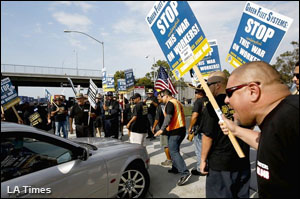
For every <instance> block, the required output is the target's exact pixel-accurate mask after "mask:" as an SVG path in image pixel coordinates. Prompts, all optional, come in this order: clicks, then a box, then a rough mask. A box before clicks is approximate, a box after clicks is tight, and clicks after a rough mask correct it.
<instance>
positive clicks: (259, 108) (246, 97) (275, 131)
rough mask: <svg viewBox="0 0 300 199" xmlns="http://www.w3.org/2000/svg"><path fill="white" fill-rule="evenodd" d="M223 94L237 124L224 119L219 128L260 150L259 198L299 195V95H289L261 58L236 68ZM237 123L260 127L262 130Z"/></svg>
mask: <svg viewBox="0 0 300 199" xmlns="http://www.w3.org/2000/svg"><path fill="white" fill-rule="evenodd" d="M226 95H227V97H226V99H225V103H227V104H229V105H230V106H231V107H233V109H234V111H235V115H234V118H235V122H232V121H230V120H228V119H226V118H225V117H223V119H224V121H225V124H226V125H225V124H224V123H220V127H221V128H222V130H223V132H224V133H225V134H227V133H228V130H230V131H231V132H232V133H233V134H234V135H235V136H237V137H239V138H240V139H242V140H243V141H245V142H246V143H248V144H249V145H250V146H252V147H253V148H255V149H257V150H258V151H257V162H256V165H257V168H256V169H257V171H256V172H257V182H258V193H259V197H261V198H274V197H297V196H298V197H299V183H298V181H299V179H298V177H299V166H300V165H299V155H300V154H299V95H291V92H290V91H289V88H288V87H287V85H285V84H283V83H282V81H281V80H280V75H279V73H278V72H277V71H276V70H275V69H273V68H272V67H271V66H270V65H269V64H267V63H265V62H262V61H255V62H250V63H247V64H244V65H242V66H240V67H238V68H236V69H235V70H234V71H233V72H232V74H231V76H230V77H229V80H228V84H227V88H226ZM238 125H239V126H238ZM240 125H243V126H249V127H250V126H254V125H258V126H259V127H260V130H261V132H256V131H253V130H250V129H246V128H242V127H241V126H240Z"/></svg>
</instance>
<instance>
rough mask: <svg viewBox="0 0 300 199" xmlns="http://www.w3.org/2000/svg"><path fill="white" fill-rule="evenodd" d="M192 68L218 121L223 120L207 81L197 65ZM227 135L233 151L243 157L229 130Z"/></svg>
mask: <svg viewBox="0 0 300 199" xmlns="http://www.w3.org/2000/svg"><path fill="white" fill-rule="evenodd" d="M193 69H194V71H195V73H196V75H197V77H198V80H199V81H200V83H201V85H202V86H203V89H204V91H205V93H206V95H207V97H208V99H209V101H210V103H211V104H212V106H213V108H214V110H215V112H216V114H217V116H218V118H219V120H220V122H224V121H223V119H222V111H221V109H220V107H219V105H218V104H217V102H216V100H215V98H214V96H213V95H212V93H211V91H210V89H209V88H208V86H207V83H206V81H205V80H204V78H203V76H202V74H201V72H200V70H199V68H198V66H197V65H195V66H194V67H193ZM228 137H229V140H230V142H231V143H232V145H233V147H234V149H235V151H236V152H237V154H238V156H239V157H240V158H244V157H245V154H244V152H243V151H242V149H241V147H240V145H239V143H238V142H237V141H236V138H235V136H234V135H233V134H232V133H231V132H230V131H229V133H228Z"/></svg>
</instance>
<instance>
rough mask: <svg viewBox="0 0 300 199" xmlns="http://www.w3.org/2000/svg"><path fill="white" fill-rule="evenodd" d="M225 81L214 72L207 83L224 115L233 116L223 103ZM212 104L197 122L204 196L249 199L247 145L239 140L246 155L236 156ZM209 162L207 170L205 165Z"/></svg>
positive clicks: (224, 77)
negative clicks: (200, 136) (198, 125)
mask: <svg viewBox="0 0 300 199" xmlns="http://www.w3.org/2000/svg"><path fill="white" fill-rule="evenodd" d="M226 84H227V77H226V75H225V74H224V73H223V72H221V71H217V72H214V73H212V74H210V76H209V78H208V80H207V85H208V87H209V89H210V91H211V93H212V94H213V96H214V97H215V99H216V102H217V103H218V105H219V107H220V109H221V110H222V112H223V113H225V114H226V115H227V117H231V118H232V117H233V116H232V113H233V110H232V109H231V108H230V107H229V106H228V105H227V104H225V103H224V100H225V97H226V94H225V88H226ZM218 121H219V118H218V116H217V115H216V113H215V111H214V109H213V107H212V105H211V103H208V104H207V105H206V107H205V108H204V110H203V113H202V119H201V124H200V132H202V134H203V135H202V150H201V161H200V172H201V173H202V174H207V177H206V197H207V198H249V186H250V180H249V179H250V162H249V146H248V145H247V144H246V143H244V142H243V141H241V140H239V139H237V141H238V142H239V144H240V146H241V148H242V150H243V152H244V154H245V155H246V157H245V158H239V157H238V155H237V153H236V151H235V149H234V147H233V145H232V144H231V142H230V140H229V137H228V136H227V135H224V134H223V132H222V130H221V128H220V126H219V124H218ZM207 165H208V170H205V167H206V166H207Z"/></svg>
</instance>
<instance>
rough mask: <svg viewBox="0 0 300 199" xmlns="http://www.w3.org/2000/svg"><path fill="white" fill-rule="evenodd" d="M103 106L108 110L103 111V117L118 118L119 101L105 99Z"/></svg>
mask: <svg viewBox="0 0 300 199" xmlns="http://www.w3.org/2000/svg"><path fill="white" fill-rule="evenodd" d="M105 106H107V107H108V110H106V111H104V119H118V117H119V112H120V109H119V102H117V101H116V100H106V101H105Z"/></svg>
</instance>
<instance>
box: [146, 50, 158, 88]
mask: <svg viewBox="0 0 300 199" xmlns="http://www.w3.org/2000/svg"><path fill="white" fill-rule="evenodd" d="M145 58H146V59H148V58H149V55H147V56H145ZM155 63H156V62H155V57H153V84H155V80H156V77H155V69H154V66H155Z"/></svg>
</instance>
